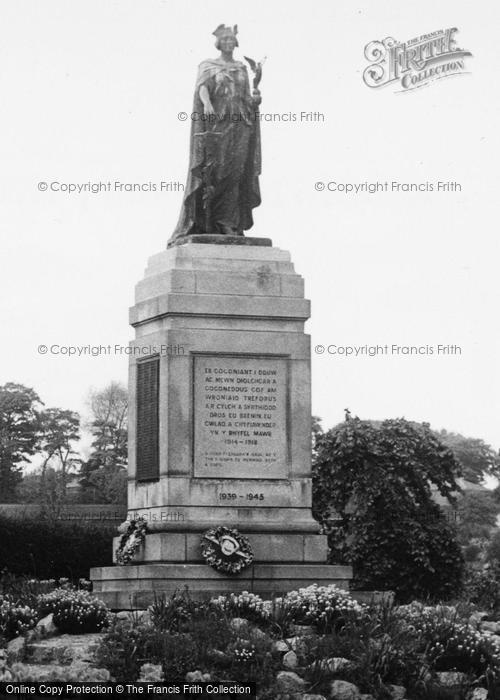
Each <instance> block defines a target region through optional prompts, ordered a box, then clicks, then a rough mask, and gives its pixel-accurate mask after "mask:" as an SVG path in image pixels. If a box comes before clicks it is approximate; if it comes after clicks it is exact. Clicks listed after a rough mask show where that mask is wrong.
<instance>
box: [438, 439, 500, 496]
mask: <svg viewBox="0 0 500 700" xmlns="http://www.w3.org/2000/svg"><path fill="white" fill-rule="evenodd" d="M437 436H438V438H439V440H440V441H441V442H442V443H443V444H444V445H446V446H447V447H449V448H450V449H451V450H452V452H453V454H454V455H455V457H456V458H457V460H458V462H459V463H460V466H461V467H462V473H461V476H463V478H464V479H467V481H471V482H472V483H474V484H480V483H481V482H482V481H484V478H485V477H486V476H494V477H496V478H497V479H500V454H499V453H498V452H495V450H494V449H493V448H492V447H491V445H488V444H487V443H486V442H484V440H481V439H480V438H468V437H464V436H463V435H460V433H449V432H448V431H446V430H441V431H440V432H438V433H437Z"/></svg>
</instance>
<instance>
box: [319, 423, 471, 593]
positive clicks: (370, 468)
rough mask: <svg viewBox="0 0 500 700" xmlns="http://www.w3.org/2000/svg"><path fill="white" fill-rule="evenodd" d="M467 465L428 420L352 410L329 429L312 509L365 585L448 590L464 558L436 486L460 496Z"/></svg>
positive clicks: (336, 553)
mask: <svg viewBox="0 0 500 700" xmlns="http://www.w3.org/2000/svg"><path fill="white" fill-rule="evenodd" d="M459 473H460V465H459V463H458V461H457V459H456V458H455V456H454V455H453V453H452V451H451V450H450V449H449V448H448V447H447V446H446V445H444V444H443V443H442V442H441V441H440V440H439V439H438V438H437V436H436V434H435V433H434V432H433V431H432V430H431V429H430V426H429V425H428V424H426V423H421V424H418V423H411V422H409V421H407V420H405V419H403V418H399V419H395V420H385V421H383V422H381V423H377V424H374V423H373V422H371V421H363V420H360V419H359V418H357V417H356V418H352V417H351V415H350V413H349V412H347V414H346V420H345V422H344V423H342V424H340V425H338V426H336V427H335V428H333V429H332V430H330V431H328V432H327V433H325V434H324V435H323V436H322V437H321V438H320V440H319V443H318V445H317V456H316V459H315V461H314V466H313V512H314V515H315V517H316V518H317V519H318V520H319V521H320V522H321V523H322V525H323V526H324V529H325V531H326V532H328V533H329V540H330V545H331V547H332V559H333V560H334V561H337V562H338V563H350V564H352V565H353V569H354V575H355V582H356V584H357V585H358V587H363V588H364V587H366V588H369V589H372V590H377V589H379V590H380V589H384V588H385V589H392V590H395V591H396V592H397V594H398V596H399V598H400V599H410V598H412V597H416V596H419V597H422V596H423V597H425V596H432V597H443V598H445V597H449V596H450V595H452V594H453V592H454V591H455V590H456V589H457V586H459V585H460V580H461V576H462V570H463V558H462V554H461V551H460V547H459V545H458V543H457V541H456V538H455V533H454V530H453V527H452V526H450V525H449V524H448V523H447V521H446V518H445V516H444V514H443V513H442V511H441V509H440V508H439V506H438V505H437V504H436V503H435V501H434V500H433V498H432V491H431V486H432V485H434V487H435V488H437V490H438V491H439V492H440V493H441V495H442V496H444V497H445V498H447V499H448V500H449V501H450V502H454V496H453V493H454V492H456V491H459V490H460V489H459V486H458V484H457V482H456V478H457V476H458V474H459Z"/></svg>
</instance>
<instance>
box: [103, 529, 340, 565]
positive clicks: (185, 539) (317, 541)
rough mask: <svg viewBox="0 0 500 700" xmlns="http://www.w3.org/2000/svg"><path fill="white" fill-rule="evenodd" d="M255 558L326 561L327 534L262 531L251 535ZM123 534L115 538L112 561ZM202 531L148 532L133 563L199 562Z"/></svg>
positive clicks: (309, 561) (285, 561)
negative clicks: (149, 533)
mask: <svg viewBox="0 0 500 700" xmlns="http://www.w3.org/2000/svg"><path fill="white" fill-rule="evenodd" d="M249 539H250V542H251V546H252V551H253V553H254V556H255V561H256V562H259V563H267V562H281V563H293V564H297V563H298V564H301V563H303V562H304V563H311V564H312V563H315V564H324V563H325V561H326V559H327V556H328V542H327V537H326V535H309V534H275V533H265V534H264V533H262V534H254V533H253V534H252V535H251V536H250V538H249ZM119 544H120V537H115V538H114V539H113V561H116V554H115V553H116V549H117V548H118V545H119ZM200 544H201V535H200V534H194V533H189V532H183V533H181V532H159V533H154V534H151V535H146V541H145V543H144V546H143V547H141V548H140V549H139V551H138V552H136V554H135V555H134V558H133V560H132V563H134V564H139V563H141V564H142V563H161V564H173V563H176V564H188V563H189V564H198V563H200V564H201V563H204V559H203V557H202V554H201V547H200Z"/></svg>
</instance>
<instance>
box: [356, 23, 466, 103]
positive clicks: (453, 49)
mask: <svg viewBox="0 0 500 700" xmlns="http://www.w3.org/2000/svg"><path fill="white" fill-rule="evenodd" d="M457 32H458V29H457V28H456V27H452V28H450V29H438V30H437V31H435V32H431V33H430V34H421V35H420V36H417V37H415V38H414V39H409V40H408V41H405V42H401V41H398V40H397V39H394V38H393V37H386V38H385V39H383V40H381V41H370V43H369V44H367V45H366V46H365V58H366V60H367V61H369V62H370V65H369V66H367V68H365V70H364V71H363V80H364V82H365V84H366V85H368V87H371V88H379V87H385V86H386V85H390V84H393V86H394V87H396V88H398V89H397V90H395V92H407V91H409V90H415V89H416V88H420V87H424V86H426V85H429V84H430V83H431V82H433V81H435V80H440V79H442V78H449V77H452V76H455V75H460V74H464V73H466V72H467V71H466V65H465V59H466V58H468V57H472V54H471V53H470V51H466V50H464V49H461V48H459V47H458V46H457V43H456V39H455V35H456V33H457Z"/></svg>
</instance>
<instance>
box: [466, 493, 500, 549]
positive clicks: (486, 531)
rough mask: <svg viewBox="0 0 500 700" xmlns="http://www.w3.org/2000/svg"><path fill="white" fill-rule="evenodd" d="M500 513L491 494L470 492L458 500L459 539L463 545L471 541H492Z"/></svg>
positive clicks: (498, 506)
mask: <svg viewBox="0 0 500 700" xmlns="http://www.w3.org/2000/svg"><path fill="white" fill-rule="evenodd" d="M499 513H500V505H499V504H498V503H497V502H496V501H495V498H494V497H493V495H492V494H491V493H484V492H479V493H477V492H470V493H465V494H464V495H463V496H462V497H461V498H459V499H458V506H457V515H458V524H457V531H458V538H459V542H460V543H461V544H462V545H466V544H468V543H469V542H470V540H472V539H474V538H476V539H490V537H491V534H492V530H493V529H494V527H495V525H496V521H497V516H498V514H499Z"/></svg>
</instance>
